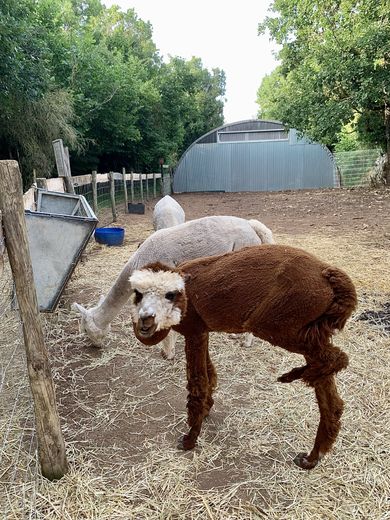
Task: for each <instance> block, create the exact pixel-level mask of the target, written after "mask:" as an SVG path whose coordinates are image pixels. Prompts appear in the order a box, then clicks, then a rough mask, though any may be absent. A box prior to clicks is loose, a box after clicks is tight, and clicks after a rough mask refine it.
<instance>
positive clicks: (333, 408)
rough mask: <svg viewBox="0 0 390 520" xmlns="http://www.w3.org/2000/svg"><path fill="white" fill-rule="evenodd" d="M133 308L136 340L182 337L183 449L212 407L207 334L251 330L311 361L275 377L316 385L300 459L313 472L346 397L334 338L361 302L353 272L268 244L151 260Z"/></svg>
mask: <svg viewBox="0 0 390 520" xmlns="http://www.w3.org/2000/svg"><path fill="white" fill-rule="evenodd" d="M130 283H131V286H132V288H133V290H134V296H133V297H132V304H131V313H132V320H133V326H134V331H135V334H136V336H137V338H138V339H139V340H140V341H141V342H143V343H145V344H147V345H152V344H155V343H158V342H159V341H161V339H162V338H163V337H164V336H165V335H166V334H167V333H168V331H169V330H170V328H173V329H174V330H176V331H177V332H179V333H180V334H183V335H184V337H185V353H186V361H187V379H188V386H187V388H188V404H187V408H188V424H189V426H190V430H189V432H188V434H187V435H184V437H183V438H182V439H181V441H180V445H179V447H181V448H182V449H184V450H189V449H192V448H193V447H194V446H195V444H196V440H197V438H198V436H199V433H200V430H201V426H202V421H203V419H204V417H206V416H207V415H208V413H209V411H210V408H211V407H212V405H213V397H212V394H213V391H214V389H215V387H216V382H217V375H216V371H215V369H214V366H213V364H212V362H211V360H210V357H209V351H208V339H209V332H210V331H217V332H235V333H242V332H252V333H253V334H254V335H255V336H257V337H259V338H261V339H263V340H266V341H268V342H270V343H272V344H273V345H277V346H279V347H282V348H284V349H286V350H288V351H289V352H294V353H297V354H302V355H303V356H304V358H305V360H306V364H305V365H304V366H301V367H298V368H293V369H292V370H291V371H290V372H288V373H286V374H283V375H282V376H280V377H279V378H278V381H280V382H282V383H290V382H292V381H294V380H296V379H302V380H303V381H304V382H305V383H306V384H308V385H309V386H312V387H313V388H314V391H315V394H316V398H317V402H318V406H319V409H320V422H319V426H318V430H317V435H316V438H315V442H314V447H313V449H312V451H311V452H310V454H309V455H307V454H306V453H300V454H299V455H297V457H296V458H295V459H294V460H295V463H296V464H297V465H298V466H300V467H301V468H305V469H311V468H314V467H315V466H316V465H317V463H318V462H319V460H321V458H322V457H323V456H324V455H325V454H326V453H327V452H328V451H329V450H330V449H331V447H332V445H333V444H334V442H335V440H336V438H337V435H338V432H339V430H340V417H341V415H342V412H343V401H342V400H341V398H340V397H339V395H338V393H337V388H336V384H335V379H334V374H335V373H337V372H338V371H339V370H341V369H343V368H346V367H347V365H348V357H347V355H346V354H345V353H344V352H342V351H341V350H340V349H339V348H338V347H335V346H334V345H333V342H332V335H333V334H334V333H335V331H336V330H341V329H342V328H343V327H344V325H345V323H346V321H347V319H348V318H349V316H350V315H351V313H352V311H353V310H354V309H355V307H356V303H357V298H356V291H355V288H354V286H353V283H352V281H351V280H350V278H349V277H348V276H347V275H346V274H345V273H344V272H343V271H341V270H340V269H338V268H336V267H332V266H329V265H328V264H326V263H324V262H322V261H321V260H318V259H317V258H315V257H314V256H313V255H311V254H309V253H307V252H305V251H302V250H300V249H296V248H293V247H288V246H281V245H262V246H261V247H258V246H253V247H248V248H245V249H242V250H240V251H237V252H233V253H228V254H225V255H219V256H214V257H207V258H200V259H197V260H192V261H190V262H186V263H183V264H181V265H180V266H179V268H178V269H176V270H175V269H170V268H168V267H167V266H164V265H162V264H158V263H157V264H151V265H149V266H146V267H145V268H144V269H142V270H139V271H135V272H134V273H133V275H132V276H131V277H130Z"/></svg>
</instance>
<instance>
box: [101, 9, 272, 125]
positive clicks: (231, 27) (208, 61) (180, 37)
mask: <svg viewBox="0 0 390 520" xmlns="http://www.w3.org/2000/svg"><path fill="white" fill-rule="evenodd" d="M103 3H104V4H105V5H106V6H107V7H109V6H111V5H113V4H116V5H119V6H120V7H121V9H122V10H123V11H126V10H127V9H129V8H133V9H134V10H135V12H136V13H137V15H138V17H139V18H141V19H142V20H144V21H149V22H150V23H151V24H152V26H153V41H154V43H155V44H156V46H157V48H158V49H159V52H160V54H161V55H162V56H163V57H165V58H167V57H168V55H172V56H180V57H182V58H185V59H190V58H191V57H192V56H197V57H199V58H201V60H202V63H203V66H204V67H207V68H208V69H209V70H211V69H212V68H215V67H219V68H221V69H223V70H224V71H225V73H226V95H225V97H226V102H225V109H224V116H225V122H226V123H231V122H234V121H240V120H243V119H253V118H256V117H257V111H258V105H257V103H256V93H257V89H258V88H259V86H260V83H261V80H262V78H263V77H264V76H265V75H266V74H269V73H270V72H271V71H272V70H273V69H274V68H275V67H276V65H277V62H276V60H275V58H274V56H273V54H272V51H273V50H275V49H276V45H275V44H274V43H271V42H269V38H268V36H258V35H257V26H258V23H259V22H260V21H262V20H263V18H264V17H265V16H267V14H270V13H268V12H267V10H268V7H269V5H270V3H271V1H270V0H241V1H237V0H236V1H235V2H233V1H230V0H208V1H207V0H197V1H196V2H189V1H186V0H103Z"/></svg>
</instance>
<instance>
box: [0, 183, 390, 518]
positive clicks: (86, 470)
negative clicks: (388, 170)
mask: <svg viewBox="0 0 390 520" xmlns="http://www.w3.org/2000/svg"><path fill="white" fill-rule="evenodd" d="M174 197H175V199H176V200H177V201H178V202H179V203H180V204H181V205H182V206H183V208H184V210H185V213H186V218H187V220H189V219H193V218H198V217H202V216H206V215H213V214H217V215H218V214H219V215H236V216H240V217H244V218H256V219H259V220H260V221H262V222H263V223H264V224H265V225H267V226H268V227H269V228H270V229H271V230H272V231H273V233H274V237H275V240H276V241H277V242H278V243H280V244H288V245H293V246H296V247H302V248H303V249H306V250H308V251H310V252H312V253H314V254H316V255H317V256H318V257H320V258H322V259H323V260H325V261H327V262H330V263H333V264H334V265H336V266H338V267H340V268H342V269H344V270H345V271H346V272H347V273H348V274H349V275H350V276H351V278H352V280H353V282H354V283H355V285H356V288H357V291H358V297H359V307H358V309H357V311H356V312H355V313H354V315H353V316H352V318H351V320H350V321H349V322H348V323H347V326H346V328H345V330H344V331H343V332H342V333H341V334H339V335H337V336H335V344H336V345H338V346H339V347H340V348H342V350H344V351H345V352H346V353H347V354H348V355H349V359H350V366H349V367H348V369H347V370H345V371H342V372H341V373H340V374H338V376H337V385H338V389H339V391H340V394H341V397H342V398H343V399H344V401H345V412H344V415H343V417H342V428H341V431H340V434H339V437H338V440H337V442H336V445H335V448H334V450H333V452H332V453H331V454H330V455H328V456H326V457H325V458H324V460H323V461H322V462H321V463H320V464H319V465H318V466H317V467H316V468H315V469H314V470H312V471H310V472H306V471H304V470H302V469H300V468H298V467H297V466H295V465H294V463H293V457H294V456H295V455H296V454H297V453H298V452H300V451H306V450H307V449H308V448H310V446H311V445H312V443H313V440H314V435H315V431H316V428H317V425H318V407H317V404H316V402H315V398H314V392H313V390H312V389H311V388H307V387H305V386H304V385H303V384H302V383H301V382H298V381H297V382H295V383H292V384H280V383H278V382H277V381H276V379H277V377H278V376H279V375H281V374H282V373H284V372H286V371H288V370H290V369H291V368H292V367H294V366H299V365H301V364H302V359H301V357H300V356H297V355H294V354H289V353H287V352H286V351H284V350H282V349H278V348H276V347H273V346H271V345H269V344H267V343H265V342H262V341H260V340H258V339H255V341H254V343H253V345H252V347H250V348H243V347H240V344H239V338H238V337H233V336H229V335H225V334H212V335H211V341H210V353H211V358H212V360H213V362H214V364H215V366H216V369H217V372H218V377H219V384H218V388H217V390H216V392H215V405H214V407H213V409H212V411H211V414H210V416H209V418H208V419H207V420H206V421H205V422H204V427H203V430H202V433H201V435H200V437H199V441H198V446H197V447H196V448H195V449H194V450H193V451H190V452H182V451H179V450H178V449H177V447H176V444H177V439H178V438H179V437H180V435H182V434H183V433H184V432H185V431H186V424H185V421H186V388H185V386H186V380H185V360H184V352H183V340H182V339H180V340H179V342H178V345H177V349H176V352H177V353H176V358H175V360H174V361H173V362H168V361H166V360H164V359H163V358H162V357H161V355H160V347H145V346H143V345H141V344H140V343H138V342H137V341H136V339H135V337H134V335H133V333H132V328H131V320H130V315H129V312H128V309H127V308H126V306H125V308H124V309H123V311H122V312H121V314H120V316H118V317H117V318H116V319H115V320H114V321H113V323H112V331H111V333H110V335H109V337H108V338H107V341H106V344H105V346H104V347H103V348H101V349H97V348H94V347H92V346H91V345H90V343H89V341H88V339H87V338H86V337H85V336H84V335H83V334H82V333H81V332H80V330H79V315H76V313H75V312H74V311H72V310H71V304H72V303H73V302H74V301H77V302H78V303H81V304H83V305H85V306H92V305H94V304H96V303H97V301H98V299H99V296H100V295H101V294H105V293H106V292H107V291H108V289H109V288H110V286H111V285H112V283H113V282H114V280H115V278H116V276H117V275H118V273H119V272H120V270H121V269H122V267H123V266H124V264H125V263H126V261H127V259H128V257H129V256H130V255H131V254H132V252H133V251H135V250H136V249H137V246H138V244H139V243H140V242H141V241H142V240H144V239H145V238H146V237H147V236H149V235H150V234H151V233H152V232H153V223H152V211H153V206H154V203H155V201H149V202H146V204H145V206H146V209H145V214H143V215H138V214H124V211H118V219H117V222H116V223H115V225H118V226H121V227H124V228H125V229H126V234H125V241H124V245H123V246H121V247H107V246H102V245H99V244H97V243H96V242H95V241H94V240H93V239H92V240H91V241H90V242H89V244H88V246H87V249H86V252H85V253H84V254H83V257H82V261H81V262H79V264H78V265H77V267H76V269H75V271H74V273H73V275H72V277H71V279H70V281H69V282H68V284H67V286H66V289H65V291H64V293H63V295H62V297H61V299H60V303H59V306H58V308H57V310H56V311H55V312H54V313H52V314H41V319H42V324H43V326H44V331H45V339H46V344H47V347H48V350H49V356H50V362H51V367H52V371H53V377H54V382H55V386H56V396H57V403H58V410H59V414H60V418H61V425H62V430H63V435H64V437H65V443H66V452H67V459H68V463H69V468H70V469H69V472H68V473H67V474H66V475H65V476H64V477H63V478H62V479H61V480H59V481H55V482H49V481H48V480H46V479H44V478H42V477H41V476H40V473H39V465H38V462H37V455H36V439H35V434H34V417H33V412H32V404H31V396H30V391H29V387H28V378H27V374H26V365H25V359H24V347H23V338H22V333H21V326H20V323H19V321H18V313H17V311H16V310H9V309H8V305H7V307H6V308H5V307H4V305H3V302H7V303H8V302H9V301H10V300H12V299H13V292H12V281H11V279H10V274H9V267H8V265H7V259H6V258H5V264H4V272H3V275H2V276H1V277H0V318H1V320H2V323H1V325H0V326H1V335H0V348H1V373H0V375H1V380H0V410H1V414H0V447H1V448H0V518H5V519H7V520H8V519H10V520H11V519H18V520H19V519H34V520H35V519H36V520H38V519H39V520H43V519H45V520H51V519H56V520H59V519H61V520H63V519H67V520H75V519H85V520H92V519H93V520H123V519H124V520H127V519H134V520H138V519H186V520H187V519H199V520H203V519H215V520H217V519H218V520H230V519H242V520H244V519H245V520H246V519H265V518H266V519H275V520H296V519H302V520H324V519H326V520H333V519H351V518H353V519H362V520H363V519H365V520H366V519H370V520H386V519H390V479H389V475H390V457H389V455H390V427H389V424H390V407H389V404H388V403H389V395H390V377H389V376H390V276H389V273H390V254H389V250H390V247H389V246H390V190H389V189H388V188H386V189H385V188H383V189H365V188H354V189H321V190H320V189H318V190H300V191H281V192H257V193H256V192H251V193H249V192H248V193H183V194H178V195H174ZM105 211H107V215H109V213H110V210H109V208H107V209H106V210H105ZM103 217H104V215H103Z"/></svg>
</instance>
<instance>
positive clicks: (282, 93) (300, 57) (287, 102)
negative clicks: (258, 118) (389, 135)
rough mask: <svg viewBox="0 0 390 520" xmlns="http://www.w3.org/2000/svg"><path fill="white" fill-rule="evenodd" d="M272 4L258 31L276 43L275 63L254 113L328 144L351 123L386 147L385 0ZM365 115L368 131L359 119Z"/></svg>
mask: <svg viewBox="0 0 390 520" xmlns="http://www.w3.org/2000/svg"><path fill="white" fill-rule="evenodd" d="M272 8H273V11H274V13H275V14H276V15H275V16H270V17H268V18H266V19H265V20H264V21H263V23H262V24H260V26H259V30H260V31H262V32H264V31H265V30H268V31H269V32H270V34H271V37H272V38H274V39H275V40H276V41H277V42H278V43H280V44H281V45H282V48H281V51H280V54H279V58H280V60H281V65H280V67H279V68H278V69H277V70H276V71H274V73H273V74H272V75H271V76H269V77H268V78H265V79H264V80H263V82H262V84H261V86H260V88H259V91H258V103H259V105H260V113H261V114H262V115H263V114H272V116H273V117H274V118H277V119H280V120H282V121H284V122H285V123H286V124H288V125H289V126H293V127H296V128H298V129H299V130H300V131H302V132H304V133H305V134H306V135H308V136H309V137H311V138H313V139H315V140H317V141H320V142H322V143H324V144H327V145H330V146H333V145H334V144H335V143H337V141H338V139H339V135H340V132H341V130H342V129H343V128H344V127H345V125H348V124H349V123H350V124H352V125H353V126H354V127H355V128H356V129H357V131H358V132H359V135H360V139H361V140H362V141H370V142H371V143H372V144H374V145H381V146H382V147H385V146H386V132H385V126H386V125H385V118H384V113H385V106H386V105H387V104H389V102H390V99H389V88H388V85H389V84H390V24H389V10H388V5H387V2H384V1H379V2H373V1H372V0H330V1H329V2H321V1H319V0H314V1H312V0H310V1H309V0H275V1H274V3H273V4H272ZM368 119H369V120H370V122H371V124H370V131H369V130H368V126H367V124H365V123H364V121H367V120H368ZM374 119H375V120H376V121H375V123H374Z"/></svg>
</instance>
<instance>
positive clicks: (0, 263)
mask: <svg viewBox="0 0 390 520" xmlns="http://www.w3.org/2000/svg"><path fill="white" fill-rule="evenodd" d="M4 253H5V242H4V235H3V224H2V217H1V211H0V278H1V275H2V274H3V269H4Z"/></svg>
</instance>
